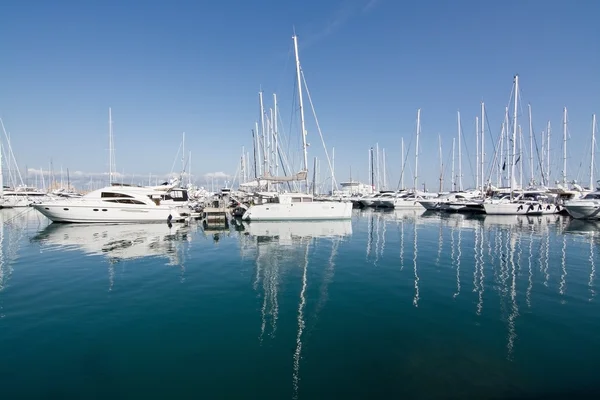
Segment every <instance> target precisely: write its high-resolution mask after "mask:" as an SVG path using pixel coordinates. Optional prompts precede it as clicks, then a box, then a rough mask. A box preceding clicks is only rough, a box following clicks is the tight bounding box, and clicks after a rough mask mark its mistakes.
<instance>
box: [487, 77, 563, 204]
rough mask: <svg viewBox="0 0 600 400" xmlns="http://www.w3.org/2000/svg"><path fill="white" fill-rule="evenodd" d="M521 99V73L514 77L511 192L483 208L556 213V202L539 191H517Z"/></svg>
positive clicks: (498, 197)
mask: <svg viewBox="0 0 600 400" xmlns="http://www.w3.org/2000/svg"><path fill="white" fill-rule="evenodd" d="M518 99H519V75H515V78H514V115H513V131H512V149H511V151H510V153H512V157H511V159H510V169H509V172H510V178H509V181H510V193H501V194H499V195H496V196H494V197H492V198H491V199H489V200H486V201H484V202H483V208H484V209H485V213H486V214H490V215H542V214H554V213H557V212H558V211H560V207H559V206H557V205H556V204H550V203H547V202H544V201H542V199H541V197H542V194H541V193H539V192H537V191H536V192H524V191H522V190H521V191H516V189H517V188H516V179H515V176H516V174H515V172H516V171H515V165H516V164H517V162H518V161H519V158H516V154H517V152H516V143H517V129H518V123H517V112H518Z"/></svg>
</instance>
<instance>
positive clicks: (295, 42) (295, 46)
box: [293, 34, 308, 188]
mask: <svg viewBox="0 0 600 400" xmlns="http://www.w3.org/2000/svg"><path fill="white" fill-rule="evenodd" d="M293 39H294V53H295V54H296V78H297V79H298V105H299V106H300V129H302V151H303V152H304V170H305V171H308V149H307V144H306V124H305V121H304V104H303V101H302V80H301V77H300V73H301V70H300V56H299V55H298V36H296V35H295V34H294V36H293ZM306 177H307V178H306V179H307V180H306V187H307V188H308V174H307V175H306Z"/></svg>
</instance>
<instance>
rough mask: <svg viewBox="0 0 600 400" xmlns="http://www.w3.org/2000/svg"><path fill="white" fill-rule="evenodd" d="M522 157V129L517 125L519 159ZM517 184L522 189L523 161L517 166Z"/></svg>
mask: <svg viewBox="0 0 600 400" xmlns="http://www.w3.org/2000/svg"><path fill="white" fill-rule="evenodd" d="M522 158H523V130H522V129H521V125H519V158H517V161H518V160H521V159H522ZM519 186H520V187H521V189H523V161H521V164H520V166H519Z"/></svg>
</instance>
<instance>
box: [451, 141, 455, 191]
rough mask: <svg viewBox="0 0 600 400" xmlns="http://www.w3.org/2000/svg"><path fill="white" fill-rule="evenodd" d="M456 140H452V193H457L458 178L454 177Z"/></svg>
mask: <svg viewBox="0 0 600 400" xmlns="http://www.w3.org/2000/svg"><path fill="white" fill-rule="evenodd" d="M455 142H456V138H452V180H451V182H452V185H451V186H452V187H451V188H450V191H451V192H455V191H456V176H455V175H454V148H455Z"/></svg>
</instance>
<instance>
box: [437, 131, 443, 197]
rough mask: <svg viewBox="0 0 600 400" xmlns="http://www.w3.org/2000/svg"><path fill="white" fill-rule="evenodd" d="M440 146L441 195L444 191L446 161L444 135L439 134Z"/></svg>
mask: <svg viewBox="0 0 600 400" xmlns="http://www.w3.org/2000/svg"><path fill="white" fill-rule="evenodd" d="M438 144H439V152H440V154H439V155H440V187H439V192H440V193H441V192H442V191H443V190H444V189H443V188H444V160H443V158H442V135H440V134H438Z"/></svg>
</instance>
